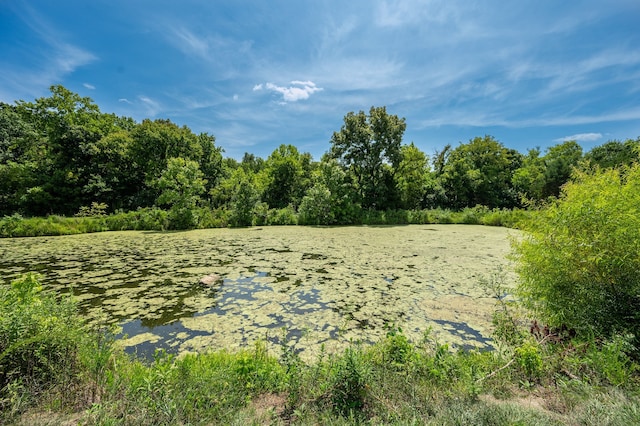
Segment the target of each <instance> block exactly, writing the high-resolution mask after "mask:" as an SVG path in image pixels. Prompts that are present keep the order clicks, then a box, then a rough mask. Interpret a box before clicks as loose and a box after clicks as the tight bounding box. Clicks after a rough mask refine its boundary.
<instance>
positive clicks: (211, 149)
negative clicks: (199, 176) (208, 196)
mask: <svg viewBox="0 0 640 426" xmlns="http://www.w3.org/2000/svg"><path fill="white" fill-rule="evenodd" d="M198 143H199V144H200V147H201V149H202V151H201V152H202V155H201V156H200V158H199V159H198V160H197V161H198V162H199V164H200V170H201V171H202V173H203V175H204V179H205V180H206V184H205V189H206V192H207V193H209V192H210V191H211V190H212V189H213V188H215V187H216V186H217V185H218V184H219V183H220V181H221V180H222V177H223V164H222V163H223V158H222V152H223V150H222V148H220V147H217V146H216V138H215V136H213V135H210V134H208V133H201V134H199V135H198Z"/></svg>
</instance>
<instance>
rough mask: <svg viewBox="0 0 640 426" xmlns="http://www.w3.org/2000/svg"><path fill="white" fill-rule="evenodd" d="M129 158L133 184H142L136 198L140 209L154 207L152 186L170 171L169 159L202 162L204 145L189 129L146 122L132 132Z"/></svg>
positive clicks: (164, 123) (166, 121)
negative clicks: (166, 170)
mask: <svg viewBox="0 0 640 426" xmlns="http://www.w3.org/2000/svg"><path fill="white" fill-rule="evenodd" d="M130 136H131V139H132V142H131V146H130V149H129V158H130V161H131V163H132V168H133V173H134V177H133V180H135V181H136V182H141V183H142V184H141V186H140V187H139V190H138V192H137V194H136V200H135V203H136V205H137V206H149V205H152V204H153V203H154V201H155V199H156V198H157V197H158V195H159V194H158V192H157V190H156V188H154V186H153V182H155V181H156V180H157V179H158V178H159V177H160V175H161V174H162V173H163V172H164V170H165V169H166V168H167V161H168V160H169V158H177V157H180V158H184V159H186V160H193V161H201V160H202V158H203V144H202V141H201V140H200V139H199V138H198V136H196V135H195V134H194V133H193V132H191V130H190V129H189V128H188V127H187V126H182V127H179V126H178V125H176V124H174V123H173V122H171V121H170V120H154V121H152V120H148V119H145V120H143V121H142V123H140V124H138V125H137V126H136V127H135V128H134V129H133V130H132V131H131V132H130Z"/></svg>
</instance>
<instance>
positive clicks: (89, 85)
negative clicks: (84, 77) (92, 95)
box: [82, 83, 96, 90]
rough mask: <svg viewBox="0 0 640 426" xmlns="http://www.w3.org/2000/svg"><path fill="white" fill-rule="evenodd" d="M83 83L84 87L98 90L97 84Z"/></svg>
mask: <svg viewBox="0 0 640 426" xmlns="http://www.w3.org/2000/svg"><path fill="white" fill-rule="evenodd" d="M82 85H83V86H84V87H86V88H87V89H89V90H96V86H94V85H93V84H89V83H82Z"/></svg>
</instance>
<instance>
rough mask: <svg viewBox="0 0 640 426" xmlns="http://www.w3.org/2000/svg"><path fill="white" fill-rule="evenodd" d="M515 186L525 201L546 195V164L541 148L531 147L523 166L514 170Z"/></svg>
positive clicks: (536, 199)
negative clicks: (541, 154)
mask: <svg viewBox="0 0 640 426" xmlns="http://www.w3.org/2000/svg"><path fill="white" fill-rule="evenodd" d="M511 182H512V184H513V188H514V189H515V190H516V191H517V193H518V194H519V195H520V198H521V199H522V200H523V201H539V200H542V199H543V197H544V186H545V182H546V181H545V164H544V159H543V158H542V157H541V156H540V149H538V148H535V149H530V150H529V152H528V153H527V155H525V156H524V157H523V160H522V166H521V167H520V168H518V169H517V170H516V171H514V172H513V177H512V178H511Z"/></svg>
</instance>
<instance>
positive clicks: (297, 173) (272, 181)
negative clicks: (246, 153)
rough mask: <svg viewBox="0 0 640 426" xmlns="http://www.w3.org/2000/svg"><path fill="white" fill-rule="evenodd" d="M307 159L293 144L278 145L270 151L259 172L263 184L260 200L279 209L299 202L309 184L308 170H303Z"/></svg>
mask: <svg viewBox="0 0 640 426" xmlns="http://www.w3.org/2000/svg"><path fill="white" fill-rule="evenodd" d="M308 159H309V157H308V156H304V154H300V153H299V152H298V149H297V148H296V147H295V146H293V145H284V144H283V145H280V146H279V147H278V148H276V149H275V150H274V151H273V153H271V155H270V156H269V158H267V160H266V161H265V163H264V169H263V170H262V172H261V173H260V175H261V176H262V178H263V186H264V190H263V196H262V200H263V201H264V202H266V203H267V204H268V205H269V207H271V208H276V209H281V208H284V207H287V206H288V205H289V204H293V205H294V206H297V205H298V204H299V203H300V200H301V199H302V196H303V195H304V193H305V192H306V190H307V188H308V185H309V176H308V174H309V171H308V170H305V162H306V161H308ZM305 175H306V176H305Z"/></svg>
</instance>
